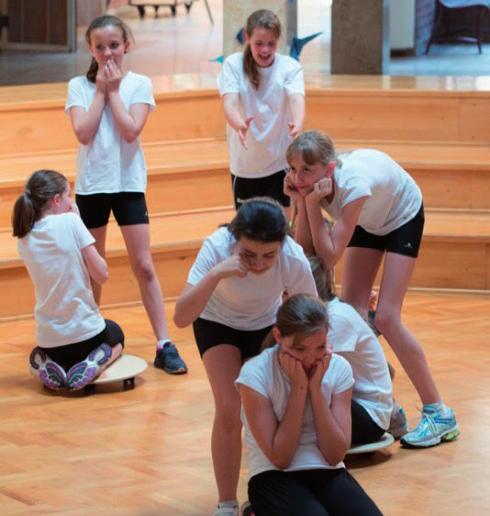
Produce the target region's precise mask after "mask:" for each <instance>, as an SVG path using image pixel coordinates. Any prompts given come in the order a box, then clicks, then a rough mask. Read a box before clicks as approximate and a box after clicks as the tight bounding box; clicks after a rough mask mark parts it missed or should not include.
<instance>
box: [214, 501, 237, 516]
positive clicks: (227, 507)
mask: <svg viewBox="0 0 490 516" xmlns="http://www.w3.org/2000/svg"><path fill="white" fill-rule="evenodd" d="M239 514H240V513H239V509H238V502H220V503H219V504H218V507H216V510H215V511H214V513H213V516H239Z"/></svg>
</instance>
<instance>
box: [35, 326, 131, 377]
mask: <svg viewBox="0 0 490 516" xmlns="http://www.w3.org/2000/svg"><path fill="white" fill-rule="evenodd" d="M103 342H105V343H106V344H109V346H111V348H113V347H114V346H116V345H117V344H122V346H123V348H124V333H123V331H122V329H121V327H120V326H119V324H117V323H115V322H114V321H111V320H110V319H105V328H104V329H103V330H102V331H101V332H100V333H98V334H97V335H95V336H94V337H92V338H90V339H87V340H82V341H81V342H76V343H75V344H66V345H65V346H57V347H55V348H40V349H42V350H43V351H44V352H45V353H46V355H48V357H49V358H50V359H51V360H53V361H54V362H56V363H57V364H58V365H60V366H61V367H62V368H63V369H64V370H65V371H68V369H70V367H71V366H73V365H75V364H77V363H78V362H81V361H82V360H85V359H86V358H87V357H88V355H89V354H90V353H91V352H92V351H93V350H94V349H95V348H98V347H99V346H100V345H101V344H102V343H103Z"/></svg>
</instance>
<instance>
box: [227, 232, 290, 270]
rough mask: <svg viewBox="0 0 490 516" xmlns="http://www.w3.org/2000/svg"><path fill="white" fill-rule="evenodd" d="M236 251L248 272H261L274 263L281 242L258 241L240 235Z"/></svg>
mask: <svg viewBox="0 0 490 516" xmlns="http://www.w3.org/2000/svg"><path fill="white" fill-rule="evenodd" d="M236 252H237V253H238V254H239V255H240V256H241V257H242V259H243V261H244V262H245V264H246V265H247V267H248V270H249V271H250V272H252V273H254V274H263V273H264V272H266V271H268V270H269V269H270V268H272V267H274V265H275V264H276V262H277V259H278V257H279V254H280V252H281V242H259V241H257V240H250V239H249V238H247V237H244V236H242V237H240V239H239V240H238V241H237V244H236Z"/></svg>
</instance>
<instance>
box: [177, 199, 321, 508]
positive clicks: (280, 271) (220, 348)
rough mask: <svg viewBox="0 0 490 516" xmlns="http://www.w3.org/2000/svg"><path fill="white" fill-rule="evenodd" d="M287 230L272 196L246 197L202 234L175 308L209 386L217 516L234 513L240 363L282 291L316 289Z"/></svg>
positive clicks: (258, 340) (265, 327)
mask: <svg viewBox="0 0 490 516" xmlns="http://www.w3.org/2000/svg"><path fill="white" fill-rule="evenodd" d="M287 233H288V222H287V220H286V217H285V215H284V213H283V210H282V208H281V207H280V205H279V204H278V203H277V202H275V201H273V200H269V199H260V198H257V199H250V200H249V201H246V202H245V203H243V204H242V206H241V208H240V209H239V210H238V212H237V214H236V216H235V218H234V219H233V220H232V221H231V223H230V224H229V225H228V226H227V227H221V228H220V229H218V230H217V231H215V232H214V233H213V234H212V235H211V236H210V237H208V238H207V239H206V240H205V242H204V244H203V246H202V248H201V250H200V251H199V254H198V256H197V258H196V261H195V263H194V265H193V266H192V268H191V270H190V272H189V277H188V280H187V285H186V287H185V288H184V291H183V292H182V294H181V295H180V297H179V299H178V300H177V303H176V306H175V315H174V322H175V324H176V325H177V326H178V327H179V328H182V327H184V326H187V325H189V324H193V328H194V336H195V339H196V343H197V347H198V348H199V353H200V354H201V357H202V360H203V362H204V367H205V369H206V373H207V375H208V379H209V383H210V384H211V389H212V391H213V397H214V403H215V417H214V423H213V431H212V437H211V453H212V457H213V466H214V473H215V477H216V483H217V486H218V496H219V504H218V507H217V509H216V512H215V515H216V516H235V515H236V516H238V502H237V492H236V491H237V485H238V477H239V473H240V460H241V423H240V397H239V395H238V392H237V390H236V389H235V386H234V381H235V380H236V378H237V376H238V373H239V372H240V368H241V366H242V364H243V362H244V361H245V360H247V359H248V358H250V357H252V356H255V355H257V354H258V353H259V351H260V348H261V345H262V341H263V339H264V338H265V337H266V335H267V334H268V333H269V331H270V329H271V327H272V324H273V323H274V321H275V314H276V312H277V309H278V308H279V306H280V304H281V299H282V295H283V292H284V291H285V290H287V292H288V293H289V295H294V294H296V293H303V292H304V293H307V294H312V295H316V288H315V283H314V280H313V276H312V274H311V269H310V266H309V263H308V260H307V259H306V257H305V255H304V253H303V250H302V249H301V247H300V246H299V245H298V244H297V243H296V242H294V240H293V239H292V238H290V237H289V236H287Z"/></svg>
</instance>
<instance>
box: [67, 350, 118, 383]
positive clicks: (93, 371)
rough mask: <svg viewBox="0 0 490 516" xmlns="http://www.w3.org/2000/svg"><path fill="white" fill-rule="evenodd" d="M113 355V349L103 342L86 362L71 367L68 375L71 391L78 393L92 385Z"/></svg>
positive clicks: (90, 354)
mask: <svg viewBox="0 0 490 516" xmlns="http://www.w3.org/2000/svg"><path fill="white" fill-rule="evenodd" d="M111 355H112V348H111V347H110V346H109V344H106V343H105V342H103V343H102V344H101V345H100V346H98V347H97V348H95V349H94V350H93V351H91V352H90V353H89V355H88V356H87V358H86V359H85V360H82V361H81V362H78V363H76V364H75V365H73V366H71V367H70V369H69V370H68V372H67V373H66V383H67V385H68V387H69V388H70V389H73V390H74V391H78V390H80V389H83V388H84V387H85V386H86V385H88V384H89V383H91V382H92V381H93V380H94V379H95V378H96V377H97V376H98V375H99V374H100V373H101V372H102V368H101V366H102V365H104V364H105V363H106V362H107V361H108V360H109V358H111Z"/></svg>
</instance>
